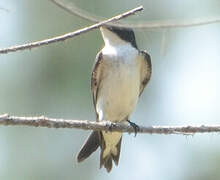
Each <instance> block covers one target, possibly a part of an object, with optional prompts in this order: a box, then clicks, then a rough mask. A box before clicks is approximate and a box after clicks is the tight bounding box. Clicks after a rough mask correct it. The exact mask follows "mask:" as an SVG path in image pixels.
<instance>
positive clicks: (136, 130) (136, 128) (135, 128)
mask: <svg viewBox="0 0 220 180" xmlns="http://www.w3.org/2000/svg"><path fill="white" fill-rule="evenodd" d="M127 122H128V123H129V124H130V126H132V127H133V129H134V136H135V137H136V135H137V132H138V131H139V130H140V127H139V126H138V125H137V124H135V123H133V122H131V121H129V120H127Z"/></svg>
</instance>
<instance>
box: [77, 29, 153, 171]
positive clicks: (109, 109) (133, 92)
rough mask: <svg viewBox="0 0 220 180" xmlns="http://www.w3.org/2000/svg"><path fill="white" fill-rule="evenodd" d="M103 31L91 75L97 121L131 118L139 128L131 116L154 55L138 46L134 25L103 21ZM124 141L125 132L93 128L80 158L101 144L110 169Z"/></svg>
mask: <svg viewBox="0 0 220 180" xmlns="http://www.w3.org/2000/svg"><path fill="white" fill-rule="evenodd" d="M100 31H101V34H102V37H103V40H104V44H105V45H104V47H103V48H102V49H101V50H100V51H99V52H98V54H97V55H96V59H95V64H94V66H93V71H92V75H91V91H92V96H93V104H94V108H95V112H96V121H98V122H100V121H110V122H113V123H119V122H120V123H121V122H122V123H123V122H128V123H129V124H130V125H131V126H132V127H133V128H134V130H135V132H137V131H138V128H139V127H138V125H136V124H135V123H133V122H131V121H130V120H129V119H130V116H131V114H132V113H133V111H134V109H135V107H136V105H137V102H138V99H139V97H140V95H141V94H142V92H143V90H144V88H145V86H146V85H147V84H148V82H149V80H150V78H151V74H152V64H151V57H150V55H149V54H148V53H147V52H146V51H141V50H139V49H138V47H137V43H136V39H135V34H134V31H133V30H132V29H131V28H121V27H117V26H112V25H103V26H101V27H100ZM121 142H122V132H113V131H93V132H92V133H91V135H90V136H89V137H88V139H87V140H86V142H85V144H84V145H83V146H82V148H81V150H80V152H79V153H78V156H77V160H78V162H82V161H83V160H85V159H86V158H87V157H89V156H90V155H91V154H92V153H93V152H94V151H96V150H97V149H98V147H100V149H101V153H100V168H102V167H103V166H104V167H105V168H106V170H107V172H110V171H111V169H112V164H113V161H114V163H115V165H118V163H119V156H120V150H121Z"/></svg>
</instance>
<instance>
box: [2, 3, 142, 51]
mask: <svg viewBox="0 0 220 180" xmlns="http://www.w3.org/2000/svg"><path fill="white" fill-rule="evenodd" d="M142 10H143V7H142V6H139V7H137V8H135V9H132V10H130V11H127V12H125V13H123V14H120V15H117V16H114V17H112V18H110V19H107V20H104V21H102V22H99V23H96V24H94V25H91V26H88V27H85V28H82V29H79V30H77V31H74V32H70V33H67V34H64V35H61V36H57V37H53V38H50V39H45V40H42V41H36V42H32V43H27V44H22V45H17V46H11V47H9V48H3V49H0V54H6V53H9V52H14V51H18V50H24V49H32V48H34V47H39V46H43V45H48V44H51V43H55V42H58V41H64V40H66V39H69V38H72V37H75V36H78V35H80V34H82V33H86V32H88V31H91V30H94V29H97V28H99V27H101V26H103V25H104V24H107V23H109V22H113V21H118V20H120V19H122V18H126V17H128V16H130V15H134V14H135V13H136V12H138V11H142Z"/></svg>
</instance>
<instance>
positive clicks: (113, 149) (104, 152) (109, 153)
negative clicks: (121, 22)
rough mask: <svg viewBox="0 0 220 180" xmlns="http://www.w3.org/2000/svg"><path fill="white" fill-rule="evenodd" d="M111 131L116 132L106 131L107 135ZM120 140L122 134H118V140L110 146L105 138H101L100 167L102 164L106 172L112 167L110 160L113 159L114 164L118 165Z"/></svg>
mask: <svg viewBox="0 0 220 180" xmlns="http://www.w3.org/2000/svg"><path fill="white" fill-rule="evenodd" d="M112 133H117V132H108V134H109V136H110V134H112ZM104 134H105V133H104ZM102 135H103V133H102ZM105 136H106V135H105ZM102 139H105V138H102ZM121 140H122V136H121V135H120V136H119V141H118V142H117V144H116V145H115V146H112V145H110V146H109V143H108V142H107V140H102V144H101V154H100V168H102V167H103V166H104V167H105V168H106V170H107V172H110V171H111V169H112V161H114V162H115V164H116V165H118V162H119V157H120V151H121Z"/></svg>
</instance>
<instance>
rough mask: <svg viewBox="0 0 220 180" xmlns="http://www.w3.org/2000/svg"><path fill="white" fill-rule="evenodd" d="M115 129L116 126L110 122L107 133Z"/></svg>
mask: <svg viewBox="0 0 220 180" xmlns="http://www.w3.org/2000/svg"><path fill="white" fill-rule="evenodd" d="M115 127H116V124H115V123H113V122H110V126H109V128H108V129H109V131H110V132H111V131H112V129H113V128H115Z"/></svg>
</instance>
